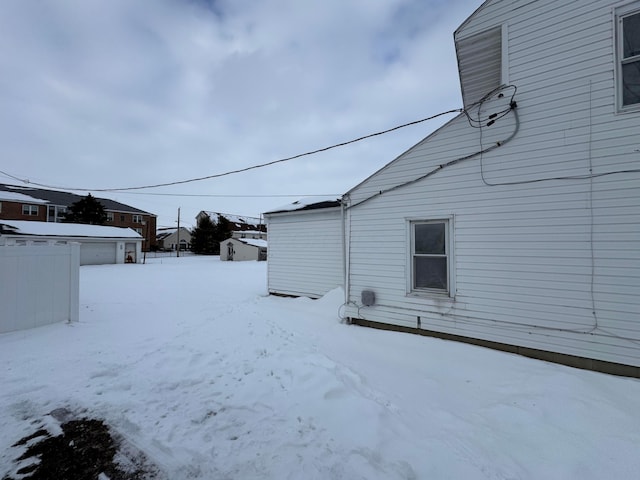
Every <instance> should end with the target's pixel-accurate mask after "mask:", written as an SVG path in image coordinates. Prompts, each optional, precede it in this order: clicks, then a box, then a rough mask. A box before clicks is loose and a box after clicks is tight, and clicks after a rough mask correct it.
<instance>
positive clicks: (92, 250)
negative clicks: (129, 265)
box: [80, 242, 117, 265]
mask: <svg viewBox="0 0 640 480" xmlns="http://www.w3.org/2000/svg"><path fill="white" fill-rule="evenodd" d="M116 245H117V243H116V242H95V243H82V244H81V245H80V265H103V264H105V263H116Z"/></svg>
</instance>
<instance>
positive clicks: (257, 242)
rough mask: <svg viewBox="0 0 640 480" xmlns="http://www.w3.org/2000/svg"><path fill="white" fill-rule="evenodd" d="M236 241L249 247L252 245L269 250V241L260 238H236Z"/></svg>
mask: <svg viewBox="0 0 640 480" xmlns="http://www.w3.org/2000/svg"><path fill="white" fill-rule="evenodd" d="M234 240H238V241H239V242H242V243H246V244H247V245H252V246H254V247H259V248H267V241H266V240H261V239H259V238H236V239H234Z"/></svg>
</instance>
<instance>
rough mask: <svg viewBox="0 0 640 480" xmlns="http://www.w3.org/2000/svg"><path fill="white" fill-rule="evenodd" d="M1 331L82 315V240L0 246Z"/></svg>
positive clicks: (70, 320) (67, 319)
mask: <svg viewBox="0 0 640 480" xmlns="http://www.w3.org/2000/svg"><path fill="white" fill-rule="evenodd" d="M0 282H1V283H0V333H4V332H10V331H14V330H23V329H26V328H32V327H39V326H41V325H47V324H50V323H56V322H61V321H67V322H73V321H77V320H78V316H79V293H80V244H78V243H69V244H67V245H25V246H10V245H5V246H0Z"/></svg>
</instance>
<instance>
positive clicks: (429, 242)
mask: <svg viewBox="0 0 640 480" xmlns="http://www.w3.org/2000/svg"><path fill="white" fill-rule="evenodd" d="M414 228H415V253H425V254H431V255H434V254H435V255H444V254H445V253H446V252H445V243H444V239H445V234H444V231H445V224H444V223H418V224H416V225H414Z"/></svg>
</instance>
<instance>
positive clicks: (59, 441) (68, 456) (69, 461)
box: [3, 409, 160, 480]
mask: <svg viewBox="0 0 640 480" xmlns="http://www.w3.org/2000/svg"><path fill="white" fill-rule="evenodd" d="M57 413H58V415H57V416H58V417H63V418H68V417H69V414H68V412H67V411H65V410H63V409H61V410H59V411H58V412H57ZM51 415H52V416H54V417H55V416H56V413H52V414H51ZM59 427H60V430H61V431H62V433H59V434H57V435H53V434H51V433H50V431H49V429H47V428H38V429H37V430H36V431H35V432H34V433H33V434H31V435H28V436H26V437H24V438H22V439H20V440H18V441H17V442H16V443H15V444H14V445H13V447H14V448H16V449H20V450H24V451H23V453H22V454H20V455H19V456H18V457H17V458H16V459H15V464H16V467H15V469H14V471H13V473H12V474H11V475H15V476H10V475H7V476H5V477H3V480H51V479H54V478H55V479H65V480H151V479H158V478H160V477H159V472H158V470H157V469H156V468H155V467H154V466H153V465H151V464H150V462H149V461H148V459H147V458H146V456H145V455H144V454H143V453H142V452H139V451H136V452H134V451H133V449H132V448H130V447H127V445H126V441H125V440H124V439H123V438H121V437H120V436H119V435H117V434H114V433H113V432H112V431H111V429H110V428H109V426H108V425H107V424H106V423H105V422H104V421H103V420H100V419H94V418H88V417H82V418H77V419H65V420H64V421H62V422H60V423H59Z"/></svg>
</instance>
